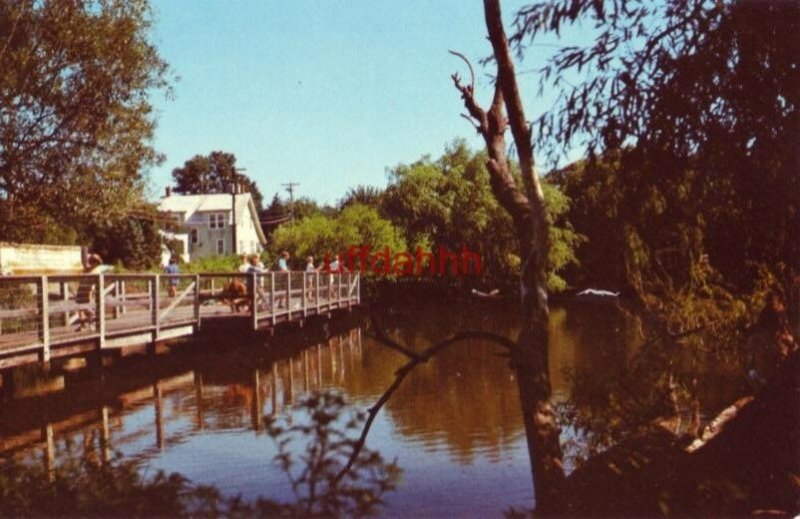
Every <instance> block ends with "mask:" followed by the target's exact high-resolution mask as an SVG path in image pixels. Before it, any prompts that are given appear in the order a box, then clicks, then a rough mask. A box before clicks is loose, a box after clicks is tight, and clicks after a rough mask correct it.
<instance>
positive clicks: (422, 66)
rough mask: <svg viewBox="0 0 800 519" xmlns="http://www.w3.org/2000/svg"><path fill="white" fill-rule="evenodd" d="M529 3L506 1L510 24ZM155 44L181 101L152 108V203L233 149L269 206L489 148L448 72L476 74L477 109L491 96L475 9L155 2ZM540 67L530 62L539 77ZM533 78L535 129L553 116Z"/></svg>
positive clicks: (260, 0) (451, 1)
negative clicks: (447, 152)
mask: <svg viewBox="0 0 800 519" xmlns="http://www.w3.org/2000/svg"><path fill="white" fill-rule="evenodd" d="M523 4H524V2H521V1H516V0H512V1H504V2H503V9H504V16H505V17H506V18H507V19H510V18H511V15H512V14H513V12H514V11H515V10H516V8H517V7H519V6H521V5H523ZM153 8H154V14H155V25H154V30H153V39H154V41H155V43H156V45H157V47H158V49H159V51H160V53H161V55H162V57H163V58H164V59H165V60H166V61H167V62H168V63H169V64H170V66H171V69H172V70H171V72H172V74H174V75H176V76H178V77H179V79H178V81H176V82H175V83H174V98H173V99H171V100H168V99H165V98H164V96H163V94H161V93H158V94H156V95H154V96H153V102H154V105H155V108H156V117H157V121H158V128H157V130H156V135H155V143H154V144H155V147H156V149H158V150H159V151H161V152H162V153H164V154H165V155H166V161H165V163H164V164H163V165H162V166H160V167H157V168H154V169H153V170H152V171H151V172H150V181H151V187H152V196H153V197H158V196H161V195H162V194H163V191H164V187H165V186H167V185H169V184H170V183H171V175H170V172H171V171H172V169H173V168H175V167H178V166H181V165H182V164H183V163H184V161H186V160H187V159H189V158H191V157H192V156H194V155H196V154H203V155H205V154H208V153H209V152H211V151H215V150H222V151H227V152H232V153H234V154H235V155H236V157H237V165H238V166H239V167H244V168H246V169H247V171H246V174H247V175H248V176H250V177H251V178H253V179H254V180H256V182H257V183H258V185H259V187H260V189H261V191H262V193H264V196H265V198H267V200H269V199H270V198H271V197H272V195H273V193H275V192H277V191H281V194H282V196H284V195H285V192H284V191H283V190H282V188H281V186H280V185H281V184H282V183H284V182H289V181H294V182H299V183H300V186H299V187H298V188H297V195H299V196H310V197H312V198H314V199H316V200H318V201H320V202H327V203H333V202H335V201H336V200H338V199H339V198H341V197H342V195H344V193H345V192H346V191H347V189H348V188H349V187H353V186H356V185H358V184H368V185H377V186H383V185H385V183H386V168H387V167H391V166H394V165H396V164H398V163H408V162H412V161H414V160H416V159H418V158H419V157H421V156H422V155H425V154H431V155H433V156H438V155H439V154H440V153H441V152H442V151H443V149H444V146H445V144H446V143H448V142H450V141H452V140H453V139H455V138H458V137H462V138H466V139H467V141H468V142H469V143H470V145H471V146H473V147H474V148H479V147H480V146H481V145H482V143H481V141H480V139H479V138H478V137H477V136H476V134H475V131H474V130H473V129H472V128H471V127H470V126H469V124H468V123H467V122H466V121H465V120H464V119H462V118H461V117H459V113H461V112H462V111H463V107H462V105H461V99H460V97H459V95H458V93H457V92H456V90H455V89H454V88H453V85H452V81H451V80H450V74H451V73H452V72H454V71H461V72H462V75H463V76H467V71H466V69H465V68H464V66H463V64H462V63H461V62H460V61H459V60H458V59H456V58H454V57H453V56H451V55H449V54H448V52H447V51H448V49H454V50H458V51H460V52H462V53H464V54H465V55H467V56H468V57H469V58H470V59H472V61H473V64H475V66H476V72H477V75H478V81H477V82H478V84H477V89H478V92H479V94H478V95H479V99H481V100H482V101H483V103H484V104H488V102H489V100H490V98H491V84H490V80H489V78H488V77H487V76H486V74H487V73H490V72H491V68H487V69H486V70H483V69H481V68H480V67H479V66H478V65H477V61H478V60H479V59H480V58H482V57H485V56H487V55H488V54H489V52H490V46H489V43H488V41H487V40H486V37H485V35H486V28H485V25H484V20H483V11H482V3H481V2H479V1H477V0H472V1H465V0H403V1H402V2H400V1H393V2H392V1H389V0H290V1H287V0H283V1H273V0H248V1H244V0H242V1H233V0H229V1H222V0H217V1H211V0H206V1H193V2H183V1H178V0H153ZM536 63H541V60H535V61H531V62H530V63H524V64H520V65H519V67H520V69H528V68H531V67H533V66H534V65H535V64H536ZM534 79H535V78H534V75H533V74H527V75H523V76H522V81H523V88H524V93H525V98H526V103H527V115H528V118H531V119H532V118H533V117H534V116H535V115H536V114H538V113H539V112H541V110H542V108H543V107H545V104H544V102H543V101H541V100H537V99H536V98H535V84H534Z"/></svg>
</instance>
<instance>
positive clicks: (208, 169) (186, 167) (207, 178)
mask: <svg viewBox="0 0 800 519" xmlns="http://www.w3.org/2000/svg"><path fill="white" fill-rule="evenodd" d="M172 178H173V179H174V180H175V191H176V192H178V193H184V194H204V193H230V192H231V185H232V184H233V183H234V182H235V183H237V184H239V185H240V186H242V187H243V188H244V190H245V191H247V192H249V193H250V195H251V196H252V197H253V202H254V203H255V204H256V209H257V210H259V211H261V210H263V203H264V197H263V196H262V194H261V191H259V189H258V186H257V185H256V183H255V181H254V180H252V179H250V178H249V177H248V176H247V175H245V174H243V173H240V172H238V171H236V156H235V155H234V154H233V153H226V152H224V151H212V152H211V153H209V154H208V155H205V156H203V155H195V156H194V157H192V158H191V159H189V160H187V161H186V162H184V164H183V166H181V167H179V168H175V169H173V170H172Z"/></svg>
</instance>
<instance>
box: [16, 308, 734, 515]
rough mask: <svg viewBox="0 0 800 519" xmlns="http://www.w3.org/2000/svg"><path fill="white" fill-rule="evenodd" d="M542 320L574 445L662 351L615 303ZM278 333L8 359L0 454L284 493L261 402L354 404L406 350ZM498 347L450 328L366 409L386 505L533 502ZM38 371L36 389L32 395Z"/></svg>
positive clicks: (433, 315)
mask: <svg viewBox="0 0 800 519" xmlns="http://www.w3.org/2000/svg"><path fill="white" fill-rule="evenodd" d="M382 321H383V324H384V326H385V327H386V329H387V331H388V333H389V334H390V335H391V336H392V337H393V338H395V339H396V340H398V341H401V342H402V343H403V344H405V345H407V346H409V347H410V348H413V349H415V350H417V351H420V350H422V349H424V348H425V347H427V346H428V345H430V344H431V343H432V342H434V341H436V340H440V339H443V338H446V337H448V336H450V335H451V334H452V333H453V332H455V331H457V330H462V329H479V330H485V331H489V332H494V333H497V334H500V335H505V336H508V337H515V336H516V335H517V333H518V332H519V328H520V326H519V323H518V322H516V320H515V312H513V311H510V310H509V309H504V308H503V307H498V306H491V307H486V306H476V307H469V306H467V307H460V308H459V309H458V311H454V310H453V309H452V308H450V307H447V306H443V305H440V304H439V305H435V304H430V305H427V306H424V307H421V308H414V309H407V310H404V309H395V310H392V311H391V312H387V314H386V315H384V316H382ZM550 333H551V355H550V363H551V365H550V368H551V380H552V383H553V388H554V395H555V398H556V399H557V400H558V401H560V402H562V403H563V404H564V405H565V406H568V409H569V410H570V411H571V412H572V414H571V415H570V416H569V419H570V420H571V421H570V423H568V424H567V427H566V429H565V440H581V441H584V446H585V445H586V443H585V442H586V441H587V440H586V437H585V436H582V432H581V431H584V432H585V431H586V430H589V429H591V430H597V431H601V432H602V431H603V430H604V427H605V428H606V429H605V430H608V429H607V425H608V424H609V423H611V421H613V420H614V419H616V418H618V417H619V416H621V415H622V414H624V413H623V411H624V412H629V411H630V410H631V409H634V407H631V406H630V405H627V404H626V406H620V407H618V408H614V407H613V406H611V405H610V402H611V400H610V399H611V398H616V399H618V400H619V401H623V400H624V401H625V402H630V401H635V398H633V399H627V400H626V398H628V397H626V396H625V395H626V394H628V395H629V396H630V395H633V396H634V397H636V396H637V392H640V391H642V390H643V389H642V388H644V387H645V384H651V383H653V380H657V378H658V376H660V374H661V373H663V372H664V369H663V368H665V367H666V366H667V364H666V363H665V362H664V358H665V357H663V356H660V355H661V354H660V353H658V354H657V352H656V350H653V351H650V350H643V345H642V341H641V339H640V338H638V335H637V329H636V327H635V326H634V323H631V322H630V321H628V320H626V318H625V317H624V316H622V315H621V314H619V313H618V312H616V311H615V310H614V309H613V308H612V307H595V306H592V307H576V308H569V309H563V308H560V309H559V308H557V309H554V310H553V311H552V313H551V330H550ZM277 340H279V341H281V342H280V348H275V347H273V345H272V344H267V345H264V344H252V345H244V346H243V347H240V348H217V347H216V346H215V345H211V347H207V348H203V349H201V351H198V349H196V348H195V349H192V347H188V348H186V351H185V352H183V353H181V352H174V353H170V354H168V355H163V356H159V357H156V358H151V359H131V360H129V361H127V360H126V361H125V362H121V363H119V364H118V365H117V366H112V367H111V368H108V369H105V370H104V371H102V372H101V373H94V374H93V373H90V372H87V371H83V372H79V373H69V372H67V373H59V374H55V373H54V374H51V375H42V374H40V375H39V376H38V378H37V377H34V379H31V377H30V376H27V375H11V376H9V375H6V376H5V377H4V383H3V386H2V391H3V393H4V395H3V398H4V399H5V402H4V404H3V405H2V406H0V454H3V455H13V456H16V457H18V458H27V459H39V458H41V460H42V463H43V467H44V469H45V471H46V472H47V473H49V474H52V473H53V471H54V468H55V467H57V466H58V464H59V459H60V456H61V457H63V456H62V454H63V453H65V452H67V451H68V450H69V449H68V448H67V447H68V445H78V446H79V448H80V449H82V451H83V453H82V454H83V455H86V456H94V457H95V458H96V459H98V460H101V461H108V459H109V457H110V456H111V453H112V452H113V451H120V452H122V453H123V454H124V455H125V456H126V457H127V458H131V459H137V460H141V461H142V462H144V463H145V467H146V470H151V471H154V470H158V469H162V470H165V471H167V472H179V473H181V474H183V475H185V476H186V477H188V478H190V479H192V480H194V481H197V482H200V483H205V484H212V485H215V486H216V487H218V488H220V489H221V490H222V492H223V493H226V494H229V495H233V494H242V495H243V497H244V498H245V499H250V500H254V499H255V498H257V497H259V496H265V497H268V498H273V499H277V500H286V499H288V498H290V497H291V496H292V487H291V483H290V482H289V481H288V480H287V478H286V476H285V474H283V473H282V471H281V470H280V469H279V467H277V466H276V465H275V464H274V463H273V462H272V460H273V458H274V456H275V455H276V454H277V453H278V450H277V448H276V446H275V445H274V443H272V442H270V441H268V440H269V437H268V436H269V435H268V434H267V433H268V431H267V429H266V427H265V418H270V417H271V418H279V419H281V420H286V422H287V423H288V424H291V423H293V420H298V419H299V413H300V412H301V409H300V407H301V406H299V402H301V401H302V400H303V398H304V397H305V396H307V395H310V394H314V393H315V392H318V391H324V390H331V389H334V390H338V391H341V392H342V394H343V395H344V396H345V397H346V399H347V401H348V402H350V403H351V404H352V405H354V406H356V407H357V408H359V409H364V408H366V407H367V406H370V405H372V404H373V403H374V402H375V401H376V399H377V398H378V397H379V396H380V395H381V394H382V393H383V392H384V390H385V389H386V388H387V386H388V385H389V384H391V383H392V381H393V380H394V376H395V371H396V370H397V369H398V368H399V367H400V366H402V365H403V364H404V363H405V361H406V358H405V357H403V356H402V355H400V354H399V353H397V352H395V351H392V350H390V349H387V348H386V347H384V346H382V345H380V344H378V343H376V342H375V341H374V340H373V339H371V338H370V337H369V336H368V334H367V333H366V330H365V329H363V328H362V327H360V326H356V327H354V328H352V329H350V330H347V331H344V332H342V333H334V334H333V335H331V336H328V337H323V338H321V339H312V340H307V339H305V338H302V337H300V338H295V339H291V338H286V337H282V338H279V339H277ZM276 344H277V343H276ZM279 351H280V352H283V353H281V354H278V352H279ZM643 351H645V353H643ZM286 352H288V353H286ZM502 353H503V350H502V349H501V348H500V347H498V346H496V345H494V344H492V343H488V342H485V341H482V340H472V341H467V342H464V343H459V344H458V345H455V346H453V347H451V348H450V349H447V350H445V351H444V352H443V353H442V354H441V355H439V356H437V357H435V358H434V359H432V360H431V361H430V362H429V363H427V364H424V365H421V366H419V367H418V368H417V369H416V370H415V371H414V372H413V373H412V374H411V375H409V377H408V379H406V380H405V382H404V383H403V384H402V385H401V386H400V388H399V389H398V390H397V392H396V394H395V395H394V396H393V398H392V399H391V400H390V401H389V402H388V403H387V405H386V407H385V408H384V410H383V411H382V412H381V413H380V414H379V415H378V419H377V420H376V422H375V425H374V427H373V431H372V433H371V435H370V437H369V439H368V441H367V444H368V446H369V447H371V448H372V449H374V450H377V451H380V452H381V453H382V454H383V455H384V457H386V458H388V459H393V458H394V457H397V458H398V461H399V464H400V466H402V467H403V469H404V471H405V477H404V481H403V483H402V485H401V487H400V488H399V489H398V490H397V491H396V492H395V493H394V494H392V495H391V496H390V497H389V498H388V501H389V507H388V509H387V510H386V512H387V513H388V514H389V515H420V514H422V515H459V516H466V515H477V516H482V515H486V514H495V515H496V514H498V513H500V512H502V511H503V510H505V509H507V508H508V507H509V506H512V505H516V506H525V507H530V505H531V503H532V502H533V496H532V489H531V485H530V476H529V474H530V472H529V470H530V469H529V466H528V456H527V452H526V450H525V449H526V447H525V440H524V437H523V435H524V430H523V426H522V420H521V415H520V409H519V400H518V394H517V386H516V381H515V380H514V378H513V371H512V370H510V369H509V367H508V359H507V358H505V357H503V356H501V354H502ZM640 359H645V361H644V362H642V361H641V360H640ZM637 363H638V364H637ZM637 365H638V366H640V367H639V368H637V369H638V371H637V370H636V369H633V370H632V369H631V368H632V366H633V367H635V366H637ZM645 375H646V376H645ZM59 377H62V378H63V380H60V381H57V382H58V383H54V379H58V378H59ZM37 384H41V386H42V387H45V386H46V388H47V389H48V390H47V391H45V394H43V395H41V396H32V395H33V394H34V393H35V392H36V391H35V389H36V385H37ZM54 388H55V389H54ZM715 391H717V393H721V392H722V390H719V389H716V390H715ZM726 398H727V397H725V396H722V395H721V394H720V395H719V396H716V397H714V396H713V395H712V396H711V397H709V398H708V400H710V401H713V402H716V400H717V399H718V400H719V401H730V400H729V399H726ZM715 405H716V404H715ZM615 409H616V410H615ZM596 437H599V436H596ZM604 439H605V437H604Z"/></svg>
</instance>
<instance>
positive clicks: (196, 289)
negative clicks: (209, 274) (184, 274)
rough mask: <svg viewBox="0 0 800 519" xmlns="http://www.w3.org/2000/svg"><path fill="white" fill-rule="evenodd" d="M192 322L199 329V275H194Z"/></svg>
mask: <svg viewBox="0 0 800 519" xmlns="http://www.w3.org/2000/svg"><path fill="white" fill-rule="evenodd" d="M194 320H195V326H197V327H198V328H200V274H195V275H194Z"/></svg>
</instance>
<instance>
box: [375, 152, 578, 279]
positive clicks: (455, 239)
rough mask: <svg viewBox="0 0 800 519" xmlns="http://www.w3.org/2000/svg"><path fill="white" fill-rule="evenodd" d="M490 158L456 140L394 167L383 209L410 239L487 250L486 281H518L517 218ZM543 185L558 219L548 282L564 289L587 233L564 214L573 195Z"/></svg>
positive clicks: (554, 225)
mask: <svg viewBox="0 0 800 519" xmlns="http://www.w3.org/2000/svg"><path fill="white" fill-rule="evenodd" d="M486 162H487V155H486V153H485V152H474V151H472V150H470V149H469V148H468V147H467V145H466V144H465V143H464V142H463V141H455V142H453V143H452V144H450V145H449V146H448V147H447V149H446V150H445V152H444V153H443V154H442V156H441V157H439V158H438V159H436V160H433V159H431V158H430V157H423V158H421V159H420V160H418V161H416V162H413V163H411V164H400V165H398V166H396V167H394V168H392V169H391V170H390V171H389V175H390V181H389V186H388V187H387V189H386V191H385V193H384V194H383V195H382V202H381V210H382V212H383V214H384V215H385V216H386V217H388V218H389V219H391V220H392V221H393V222H394V223H395V224H396V225H397V226H399V227H400V228H401V229H403V230H404V232H405V233H406V241H407V242H408V243H410V244H412V245H416V244H420V245H426V246H432V247H434V248H436V247H438V246H444V247H445V248H447V249H449V250H459V249H460V247H461V246H462V245H466V246H467V247H469V248H470V250H473V251H476V252H479V253H480V254H481V257H482V259H483V266H484V275H483V281H484V283H486V284H487V285H492V286H494V285H497V284H502V285H514V284H516V279H517V277H518V276H519V268H520V263H521V261H520V257H519V252H518V247H517V240H516V236H515V233H514V229H513V226H512V221H511V217H510V216H509V214H508V212H507V211H506V210H505V209H504V208H503V207H502V206H501V205H500V204H499V203H498V202H497V199H496V198H495V196H494V195H493V194H492V188H491V185H490V179H489V173H488V171H487V170H486ZM512 168H516V165H513V164H512ZM514 174H515V175H518V172H516V170H515V172H514ZM543 189H544V195H545V201H546V203H547V206H548V211H549V218H550V221H551V223H552V225H551V227H550V233H551V248H550V254H549V258H548V262H549V268H548V280H547V282H548V287H549V288H550V289H551V290H563V289H565V288H566V282H565V281H564V279H563V278H562V277H561V276H560V274H559V273H560V272H561V271H562V270H563V269H564V268H565V267H567V266H568V265H570V264H571V263H573V262H574V261H575V255H574V251H575V248H576V247H577V245H578V244H579V243H580V240H581V238H580V236H579V235H578V234H577V233H575V232H574V231H573V229H572V226H571V225H570V224H569V223H568V222H567V221H566V220H565V218H564V216H565V214H566V211H567V209H568V207H569V200H568V199H567V197H566V196H564V194H563V193H561V192H560V191H559V189H558V188H557V187H555V186H554V185H551V184H550V183H548V182H544V183H543Z"/></svg>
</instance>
